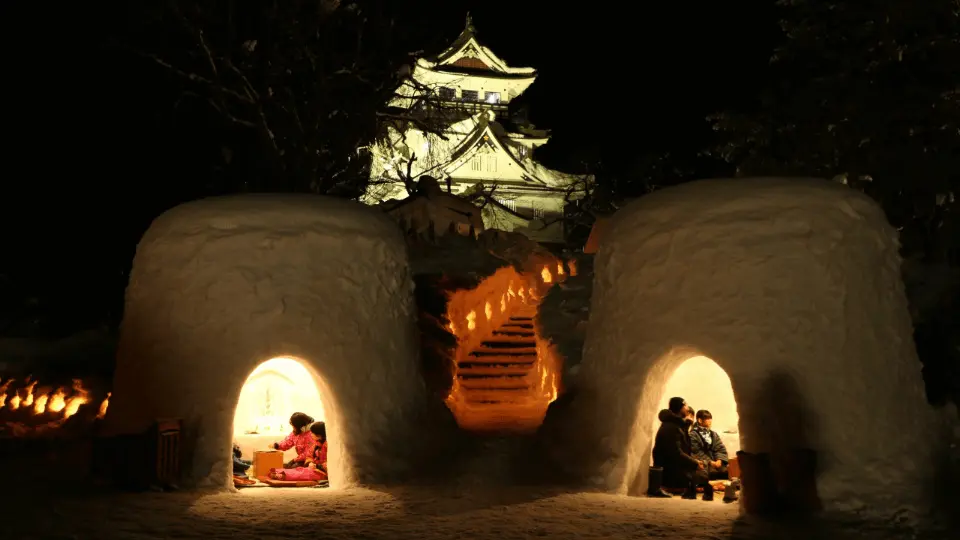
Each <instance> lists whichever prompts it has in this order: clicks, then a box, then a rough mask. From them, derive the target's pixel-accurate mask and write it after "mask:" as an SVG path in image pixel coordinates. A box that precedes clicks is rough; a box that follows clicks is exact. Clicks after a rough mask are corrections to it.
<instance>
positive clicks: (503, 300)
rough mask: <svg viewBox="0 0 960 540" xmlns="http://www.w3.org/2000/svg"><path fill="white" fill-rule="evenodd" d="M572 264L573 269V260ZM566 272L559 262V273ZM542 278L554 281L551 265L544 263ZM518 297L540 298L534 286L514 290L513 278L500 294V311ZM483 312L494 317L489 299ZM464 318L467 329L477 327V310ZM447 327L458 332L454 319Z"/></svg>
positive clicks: (523, 299) (524, 299) (527, 299)
mask: <svg viewBox="0 0 960 540" xmlns="http://www.w3.org/2000/svg"><path fill="white" fill-rule="evenodd" d="M570 264H571V270H572V268H573V266H572V265H573V261H571V262H570ZM564 273H565V272H564V269H563V263H562V262H558V263H557V275H558V276H562V275H564ZM540 279H541V280H542V281H543V283H545V284H549V283H553V273H551V272H550V265H544V266H543V269H541V270H540ZM516 298H520V300H521V301H522V302H524V303H525V302H527V301H530V300H539V298H538V297H537V293H536V291H535V290H534V288H533V287H527V288H526V289H524V288H523V286H522V285H521V286H520V287H517V288H516V290H514V286H513V281H512V280H511V281H510V283H509V284H508V285H507V291H506V292H505V293H503V294H501V295H500V313H503V312H504V311H506V310H507V302H509V301H511V300H514V299H516ZM483 314H484V316H485V317H486V319H487V320H488V321H489V320H490V319H492V318H493V305H492V304H491V303H490V302H489V301H487V302H485V303H484V305H483ZM464 320H465V322H466V326H467V330H468V331H472V330H474V329H475V328H476V327H477V310H475V309H472V310H470V312H469V313H467V316H466V318H465V319H464ZM447 329H448V330H450V332H451V333H452V334H454V335H456V334H457V325H456V324H455V323H454V322H453V321H450V324H449V325H447Z"/></svg>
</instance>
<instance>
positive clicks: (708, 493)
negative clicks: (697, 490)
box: [703, 482, 713, 501]
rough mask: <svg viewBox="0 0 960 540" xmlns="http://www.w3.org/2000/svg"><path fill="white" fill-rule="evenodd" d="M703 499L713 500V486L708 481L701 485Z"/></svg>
mask: <svg viewBox="0 0 960 540" xmlns="http://www.w3.org/2000/svg"><path fill="white" fill-rule="evenodd" d="M703 500H705V501H712V500H713V486H712V485H711V484H710V482H707V483H706V484H704V485H703Z"/></svg>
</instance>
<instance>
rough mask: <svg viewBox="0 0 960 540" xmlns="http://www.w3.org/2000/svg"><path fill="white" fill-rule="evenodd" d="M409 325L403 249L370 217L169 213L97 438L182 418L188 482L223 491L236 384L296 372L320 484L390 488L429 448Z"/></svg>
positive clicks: (230, 200) (291, 210)
mask: <svg viewBox="0 0 960 540" xmlns="http://www.w3.org/2000/svg"><path fill="white" fill-rule="evenodd" d="M414 317H415V314H414V306H413V296H412V279H411V275H410V270H409V267H408V262H407V256H406V253H405V245H404V242H403V239H402V237H401V234H400V231H399V230H398V229H397V227H396V225H395V224H394V223H392V222H391V221H390V220H389V219H388V218H387V217H386V216H384V215H383V214H382V213H380V212H378V211H376V210H374V209H371V208H367V207H365V206H363V205H361V204H358V203H352V202H348V201H342V200H335V199H328V198H324V197H317V196H281V195H256V196H236V197H223V198H213V199H206V200H201V201H197V202H193V203H188V204H185V205H182V206H179V207H177V208H174V209H172V210H170V211H169V212H166V213H165V214H163V215H162V216H160V217H159V218H157V220H156V221H155V222H154V223H153V225H151V227H150V229H149V230H148V231H147V233H146V235H145V236H144V237H143V240H142V241H141V242H140V245H139V246H138V249H137V255H136V258H135V260H134V264H133V271H132V273H131V278H130V285H129V287H128V289H127V296H126V310H125V313H124V319H123V323H122V326H121V336H120V344H119V350H118V359H117V370H116V376H115V381H114V397H113V401H112V403H111V406H110V410H109V413H108V415H107V418H106V426H105V427H106V428H107V432H108V433H129V432H136V431H141V430H144V429H146V428H147V427H148V426H149V424H150V423H151V422H152V421H153V420H154V419H156V418H181V419H183V422H184V431H183V437H184V441H183V447H184V451H185V462H184V476H185V481H186V482H187V483H188V484H196V485H215V486H226V485H227V482H228V479H229V471H230V448H231V437H232V435H233V428H232V425H233V414H234V409H235V407H236V405H237V399H238V396H239V393H240V389H241V386H242V385H243V382H244V380H245V379H246V378H247V376H248V375H249V374H250V373H251V372H252V371H253V369H254V368H255V367H256V366H257V365H258V364H260V363H261V362H264V361H266V360H269V359H271V358H274V357H281V356H286V357H293V358H296V359H298V360H300V361H301V362H302V363H303V364H304V365H305V366H307V367H308V369H309V370H310V371H311V372H312V374H313V376H314V378H315V382H316V383H317V384H318V387H319V389H320V395H321V396H322V399H323V404H324V408H325V412H326V421H327V424H328V435H329V437H330V445H331V446H330V455H329V463H330V472H331V475H330V476H331V483H332V484H334V485H338V486H343V485H349V484H352V483H357V482H360V483H366V482H387V481H393V480H394V479H396V478H399V477H402V476H404V475H405V474H406V473H409V472H410V470H411V469H413V467H412V466H411V457H410V454H411V453H413V452H418V451H419V450H421V449H420V448H418V447H417V443H418V442H420V441H426V440H428V439H429V437H426V436H425V437H417V436H416V434H417V433H418V432H419V431H420V430H426V431H428V432H429V431H430V427H429V424H428V423H427V422H426V420H425V418H424V414H425V413H424V411H425V410H426V407H425V404H426V400H425V395H426V394H425V392H424V385H423V380H422V377H421V375H420V368H419V355H418V351H417V340H416V328H415V324H414ZM307 412H310V411H307ZM398 441H407V442H406V443H404V444H398Z"/></svg>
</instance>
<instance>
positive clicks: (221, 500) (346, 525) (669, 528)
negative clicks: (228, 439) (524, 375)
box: [0, 487, 910, 540]
mask: <svg viewBox="0 0 960 540" xmlns="http://www.w3.org/2000/svg"><path fill="white" fill-rule="evenodd" d="M10 498H11V499H13V501H12V505H10V506H7V507H6V508H4V510H5V512H4V514H5V517H4V519H3V520H2V521H0V538H4V539H5V540H15V539H16V540H19V539H23V540H26V539H38V540H39V539H52V538H71V539H88V538H89V539H98V540H100V539H110V538H123V539H152V538H156V539H168V538H169V539H173V538H176V539H190V538H203V539H207V540H209V539H216V538H228V539H230V540H244V539H251V540H252V539H261V538H288V539H295V538H311V539H317V538H333V539H344V540H353V539H366V538H385V539H386V538H389V539H405V538H411V539H417V540H429V539H450V538H470V539H483V538H492V539H497V540H511V539H520V538H536V537H543V538H551V539H563V538H579V539H591V538H671V539H704V540H706V539H710V540H719V539H734V538H737V539H740V538H742V539H760V538H778V539H794V538H796V539H798V540H800V539H802V540H820V539H827V538H841V539H856V538H891V539H892V538H909V537H910V536H907V535H904V534H903V532H902V531H901V532H899V533H897V532H894V531H890V530H886V531H883V530H877V529H873V528H870V527H867V526H863V525H862V524H861V525H859V526H854V525H847V526H842V527H841V526H834V527H825V526H823V525H816V524H811V523H810V522H809V521H804V522H795V523H776V524H774V523H766V522H762V521H756V520H742V519H740V518H739V516H738V509H737V505H736V504H732V505H725V504H723V503H722V502H720V500H719V499H718V500H716V501H713V502H703V501H700V500H697V501H684V500H680V499H679V498H674V499H671V500H656V499H647V498H638V497H618V496H613V495H602V494H587V493H582V494H561V495H555V494H550V493H545V492H537V491H534V490H531V489H522V488H516V489H506V490H504V489H499V490H476V489H470V490H466V489H460V490H455V489H453V488H428V487H408V488H384V489H382V490H368V489H351V490H344V491H332V490H327V489H299V490H297V489H275V488H248V489H245V490H242V491H240V492H238V493H226V492H225V493H214V494H206V495H201V494H196V493H192V494H191V493H171V494H163V493H147V494H139V495H131V494H126V495H120V494H115V495H100V496H90V495H75V496H69V495H61V496H60V497H59V498H58V499H56V500H43V499H38V498H36V497H33V496H28V495H26V494H23V495H22V496H20V497H10ZM7 512H9V513H7ZM10 516H16V519H10ZM4 529H7V530H4Z"/></svg>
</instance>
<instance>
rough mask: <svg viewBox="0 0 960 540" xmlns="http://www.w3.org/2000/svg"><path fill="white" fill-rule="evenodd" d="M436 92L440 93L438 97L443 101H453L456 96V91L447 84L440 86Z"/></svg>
mask: <svg viewBox="0 0 960 540" xmlns="http://www.w3.org/2000/svg"><path fill="white" fill-rule="evenodd" d="M438 94H439V95H440V99H442V100H444V101H453V100H454V99H456V98H457V91H456V90H454V89H453V88H449V87H447V86H441V87H440V91H439V92H438Z"/></svg>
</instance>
